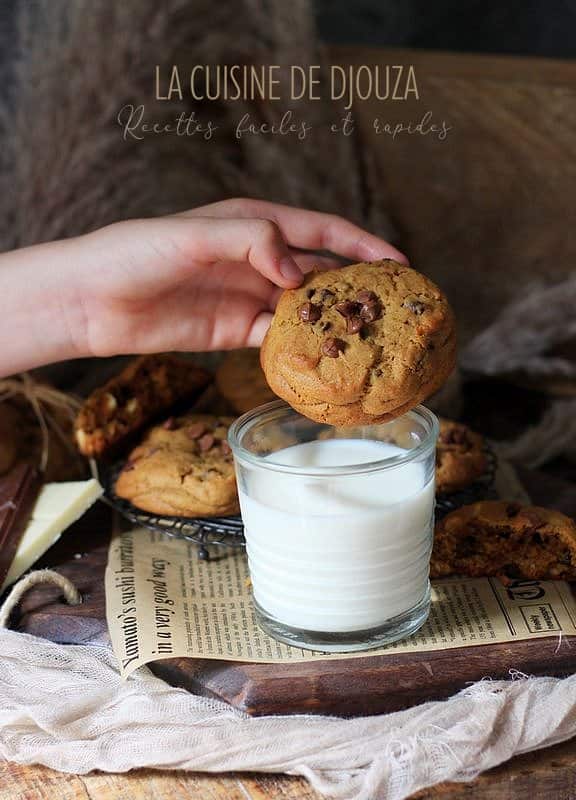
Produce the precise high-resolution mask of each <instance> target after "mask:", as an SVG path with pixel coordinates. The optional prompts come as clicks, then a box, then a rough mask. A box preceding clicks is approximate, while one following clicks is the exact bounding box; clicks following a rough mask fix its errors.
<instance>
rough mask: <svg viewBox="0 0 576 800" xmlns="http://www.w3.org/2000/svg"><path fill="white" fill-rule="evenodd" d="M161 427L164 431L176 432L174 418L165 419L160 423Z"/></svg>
mask: <svg viewBox="0 0 576 800" xmlns="http://www.w3.org/2000/svg"><path fill="white" fill-rule="evenodd" d="M162 427H163V428H164V430H165V431H174V430H176V420H175V419H174V417H168V419H165V420H164V422H163V423H162Z"/></svg>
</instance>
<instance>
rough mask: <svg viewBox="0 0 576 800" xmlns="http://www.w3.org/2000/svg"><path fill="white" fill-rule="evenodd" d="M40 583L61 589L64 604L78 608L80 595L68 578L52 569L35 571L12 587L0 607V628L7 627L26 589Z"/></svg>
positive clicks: (80, 600) (80, 599)
mask: <svg viewBox="0 0 576 800" xmlns="http://www.w3.org/2000/svg"><path fill="white" fill-rule="evenodd" d="M42 583H46V584H52V585H53V586H57V587H58V588H59V589H61V591H62V594H63V595H64V598H65V600H66V602H67V603H69V604H70V605H71V606H78V605H80V603H81V602H82V595H81V594H80V592H79V591H78V589H77V588H76V587H75V586H74V584H73V583H72V581H71V580H69V578H66V577H65V576H64V575H60V573H59V572H54V570H53V569H37V570H35V571H34V572H30V573H29V574H28V575H26V576H25V577H24V578H22V579H21V580H19V581H18V583H17V584H16V585H15V586H13V587H12V590H11V591H10V594H9V595H8V597H7V598H6V600H4V602H3V604H2V606H1V607H0V628H7V627H8V622H9V620H10V617H11V616H12V613H13V612H14V610H15V609H16V607H17V606H18V604H19V603H20V600H21V599H22V597H23V596H24V595H25V594H26V592H27V591H28V589H31V588H32V587H33V586H37V585H38V584H42Z"/></svg>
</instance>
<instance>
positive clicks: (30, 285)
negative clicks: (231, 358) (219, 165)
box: [0, 200, 406, 374]
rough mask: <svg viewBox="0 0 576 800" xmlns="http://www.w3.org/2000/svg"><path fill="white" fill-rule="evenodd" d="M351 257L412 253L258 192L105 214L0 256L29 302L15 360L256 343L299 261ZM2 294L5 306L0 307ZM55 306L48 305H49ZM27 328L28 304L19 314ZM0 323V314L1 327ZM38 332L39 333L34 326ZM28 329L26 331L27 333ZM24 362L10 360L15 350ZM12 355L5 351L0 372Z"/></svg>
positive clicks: (311, 263) (293, 282)
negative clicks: (94, 227)
mask: <svg viewBox="0 0 576 800" xmlns="http://www.w3.org/2000/svg"><path fill="white" fill-rule="evenodd" d="M294 248H299V249H307V250H325V251H329V252H331V253H334V254H338V255H340V256H344V257H345V258H347V259H349V260H356V261H368V260H374V259H378V258H395V259H397V260H399V261H402V262H405V261H406V259H405V257H404V256H403V255H402V254H401V253H399V252H398V251H397V250H396V249H395V248H394V247H392V246H391V245H389V244H388V243H387V242H385V241H383V240H381V239H379V238H377V237H376V236H372V235H371V234H369V233H367V232H366V231H364V230H362V229H361V228H359V227H357V226H356V225H353V224H352V223H351V222H348V221H346V220H344V219H342V218H340V217H336V216H333V215H328V214H322V213H319V212H315V211H305V210H302V209H298V208H291V207H289V206H281V205H276V204H273V203H266V202H261V201H256V200H227V201H224V202H221V203H214V204H212V205H208V206H203V207H201V208H197V209H194V210H192V211H187V212H185V213H183V214H176V215H173V216H167V217H160V218H155V219H150V220H130V221H126V222H119V223H116V224H114V225H110V226H108V227H106V228H103V229H101V230H98V231H96V232H94V233H90V234H87V235H86V236H82V237H78V238H76V239H70V240H66V241H63V242H54V243H51V244H48V245H38V246H36V247H33V248H27V249H25V250H20V251H16V252H15V253H10V254H5V255H3V256H0V274H2V276H3V277H4V276H6V275H8V277H9V278H10V280H11V285H12V287H13V293H12V292H10V291H9V292H8V296H10V295H12V297H11V299H9V300H8V299H7V295H6V293H5V292H3V293H2V295H3V299H2V298H1V297H0V320H1V319H2V316H1V315H2V313H4V315H5V316H6V315H8V316H9V315H10V310H9V308H7V305H8V302H9V303H10V306H11V305H12V304H13V302H14V300H15V299H17V295H18V287H20V296H21V298H22V300H24V298H25V297H26V291H22V289H24V290H26V289H27V290H28V303H27V306H25V307H27V308H28V309H29V310H30V311H32V312H33V307H34V306H36V313H33V314H32V317H33V318H31V320H30V325H29V326H28V328H29V330H28V333H27V341H28V346H27V347H26V346H24V345H23V344H22V342H21V343H20V345H19V347H17V348H16V349H17V350H18V351H19V355H18V353H17V354H16V358H14V357H12V358H11V359H10V360H11V362H12V363H11V365H10V367H8V368H11V369H12V370H13V371H16V370H20V369H24V368H29V367H30V366H37V365H39V364H40V363H49V362H50V361H55V360H61V359H63V358H73V357H79V356H108V355H116V354H120V353H148V352H161V351H164V350H181V351H185V350H192V351H200V350H212V349H226V348H234V347H242V346H257V345H259V344H260V342H261V341H262V338H263V336H264V334H265V332H266V330H267V328H268V325H269V323H270V319H271V315H272V312H273V310H274V307H275V304H276V301H277V299H278V296H279V293H280V290H281V289H285V288H293V287H296V286H299V285H300V283H301V281H302V277H303V272H306V271H308V270H310V269H312V268H314V267H318V268H320V269H326V268H333V267H335V266H337V265H338V264H339V263H340V262H338V261H336V260H335V259H333V258H329V257H319V256H314V255H311V254H306V253H301V252H297V251H296V250H294ZM3 306H4V307H3ZM48 312H50V313H48ZM17 317H18V320H17V322H18V323H19V324H17V325H16V327H17V328H18V327H19V328H20V329H21V332H20V334H18V335H19V336H20V337H21V336H22V335H23V332H24V329H25V328H26V327H27V326H26V324H25V319H26V313H25V308H21V309H20V311H19V313H18V314H17ZM1 326H2V323H1V322H0V328H1ZM30 333H32V337H31V336H30ZM24 335H25V336H26V334H24ZM15 360H16V361H18V360H20V361H21V362H22V364H23V365H17V366H16V367H15V368H14V361H15ZM4 361H5V355H4V356H0V373H2V372H3V373H4V374H7V373H6V371H5V370H3V369H2V367H3V362H4Z"/></svg>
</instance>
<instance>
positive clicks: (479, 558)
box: [430, 500, 576, 580]
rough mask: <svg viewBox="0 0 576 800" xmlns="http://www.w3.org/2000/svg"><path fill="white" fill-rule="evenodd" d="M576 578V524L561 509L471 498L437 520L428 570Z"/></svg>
mask: <svg viewBox="0 0 576 800" xmlns="http://www.w3.org/2000/svg"><path fill="white" fill-rule="evenodd" d="M447 575H469V576H470V577H484V576H494V577H501V578H503V579H504V580H506V579H515V578H526V579H529V580H574V579H576V524H575V523H574V521H573V520H571V519H570V518H569V517H567V516H565V515H564V514H561V513H560V512H559V511H553V510H551V509H547V508H540V507H538V506H521V505H519V504H517V503H507V502H505V501H504V500H485V501H482V502H479V503H473V504H472V505H469V506H462V508H459V509H457V510H456V511H453V512H452V513H451V514H448V515H447V516H446V517H444V519H442V520H440V522H439V523H438V524H437V525H436V531H435V534H434V548H433V551H432V559H431V562H430V576H431V577H432V578H442V577H445V576H447Z"/></svg>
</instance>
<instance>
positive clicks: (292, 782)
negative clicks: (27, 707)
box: [0, 740, 576, 800]
mask: <svg viewBox="0 0 576 800" xmlns="http://www.w3.org/2000/svg"><path fill="white" fill-rule="evenodd" d="M321 797H322V796H321V795H320V794H318V793H317V792H315V791H314V790H313V789H311V788H310V786H309V784H308V783H307V781H305V780H304V779H303V778H298V777H289V776H286V775H254V774H246V775H244V774H233V775H218V776H216V775H201V774H197V773H189V772H165V771H164V772H156V771H153V770H149V769H141V770H135V771H134V772H130V773H128V774H126V775H108V774H102V773H98V774H90V775H64V774H62V773H59V772H54V771H53V770H50V769H47V768H46V767H37V766H34V767H24V766H20V765H18V764H6V763H1V762H0V800H53V799H54V798H58V800H321ZM521 797H522V798H526V797H529V798H530V800H574V798H575V797H576V741H574V740H572V741H570V742H564V743H563V744H560V745H557V746H556V747H551V748H548V749H547V750H541V751H539V752H537V753H527V754H526V755H524V756H519V757H518V758H515V759H513V760H512V761H510V762H508V764H505V765H502V766H500V767H496V768H495V769H493V770H490V771H489V772H486V773H484V774H483V775H481V776H480V777H479V778H478V779H477V780H476V781H474V782H473V783H472V784H456V783H450V784H447V783H443V784H440V785H438V786H435V787H433V788H432V789H425V790H424V791H422V792H418V793H417V794H416V795H413V798H414V800H416V798H417V799H418V800H428V799H430V800H432V798H444V800H464V799H466V800H471V798H474V799H475V800H476V798H477V799H478V800H515V798H521ZM374 800H376V798H374Z"/></svg>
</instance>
